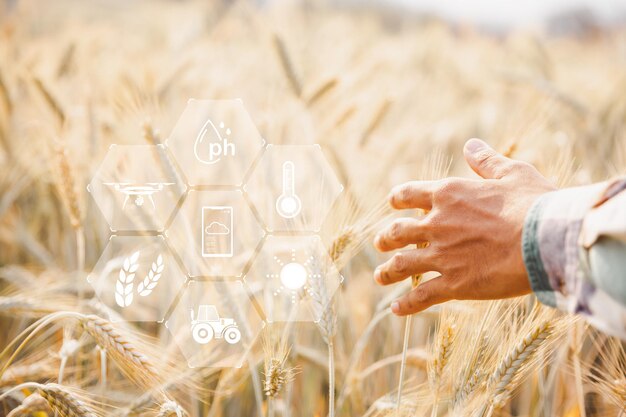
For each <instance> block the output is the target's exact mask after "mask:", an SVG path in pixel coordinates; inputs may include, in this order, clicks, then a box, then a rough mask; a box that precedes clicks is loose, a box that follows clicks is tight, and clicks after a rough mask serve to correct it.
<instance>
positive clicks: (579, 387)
mask: <svg viewBox="0 0 626 417" xmlns="http://www.w3.org/2000/svg"><path fill="white" fill-rule="evenodd" d="M8 3H10V2H8ZM8 3H7V6H5V9H4V11H3V12H2V13H3V14H0V16H1V19H0V325H1V329H2V331H1V332H0V349H1V350H2V352H1V353H0V415H3V416H4V415H6V416H12V417H15V416H37V417H41V416H54V415H59V416H68V417H69V416H72V417H74V416H203V417H204V416H211V417H220V416H224V417H231V416H258V417H262V416H268V417H270V416H271V417H273V416H294V417H299V416H337V417H340V416H432V417H435V416H477V417H481V416H482V417H490V416H537V417H539V416H543V417H552V416H559V417H579V416H581V417H582V416H588V417H592V416H620V415H626V405H625V404H626V353H625V350H624V345H623V344H622V342H620V341H619V340H617V339H614V338H611V337H609V336H607V335H604V334H602V333H601V332H599V331H597V330H594V329H593V328H591V327H589V326H588V325H587V324H586V323H585V322H584V321H582V320H580V319H577V318H575V317H572V316H567V315H563V314H561V313H559V312H557V311H555V310H552V309H550V308H547V307H543V306H542V305H540V304H539V303H538V302H537V301H536V300H535V299H534V297H532V296H527V297H522V298H519V299H511V300H504V301H494V302H450V303H447V304H445V305H442V306H437V307H433V308H431V309H429V310H427V311H425V312H422V313H419V314H417V315H415V316H414V317H412V318H410V319H405V318H399V317H395V316H393V315H392V314H391V312H390V310H389V304H390V302H391V301H392V300H394V299H395V298H396V297H398V296H399V295H400V294H403V293H405V292H406V291H408V290H409V289H410V287H411V283H410V282H405V283H402V284H398V285H396V286H392V287H386V288H381V287H379V286H377V285H375V283H374V281H373V279H372V273H373V269H374V268H375V267H376V265H378V264H379V263H380V262H382V261H383V260H384V259H385V256H386V255H385V256H384V255H381V254H378V253H377V252H376V251H375V250H374V249H373V247H372V244H371V241H372V238H373V235H374V233H375V232H376V231H377V230H378V229H379V228H380V227H381V225H383V224H385V223H387V222H389V221H390V220H391V219H392V218H393V217H394V216H397V215H398V214H397V213H393V212H392V211H391V210H390V209H389V208H388V207H387V205H386V200H385V196H386V195H387V193H388V191H389V189H390V188H391V187H392V186H393V185H395V184H398V183H400V182H402V181H406V180H409V179H437V178H442V177H444V176H447V175H456V176H470V175H471V174H470V171H469V169H468V168H467V167H466V166H465V163H464V162H463V158H462V156H461V149H462V145H463V143H464V141H465V140H466V139H468V138H470V137H481V138H484V139H486V140H487V141H489V142H490V143H491V144H492V145H493V146H494V147H496V148H497V149H499V150H500V151H502V152H505V153H506V154H507V155H509V156H511V157H513V158H516V159H521V160H525V161H528V162H531V163H533V164H535V165H536V166H537V167H538V169H539V170H540V171H541V172H542V173H543V174H544V175H546V176H547V177H548V178H549V179H550V180H551V181H553V182H554V183H555V184H557V185H558V186H570V185H577V184H587V183H590V182H592V181H599V180H603V179H607V178H610V177H611V176H613V175H616V174H619V173H622V174H623V173H624V172H625V170H626V95H625V94H624V91H626V30H623V29H619V28H617V29H610V30H609V29H606V30H602V29H594V30H591V31H585V32H581V33H579V34H572V35H569V36H550V35H546V34H542V33H538V32H536V33H535V32H521V31H515V32H512V33H507V34H503V33H496V34H494V33H484V32H481V31H480V30H478V29H474V28H472V27H470V26H465V25H456V26H451V25H448V24H446V23H444V22H441V21H438V20H436V19H420V18H417V17H415V16H408V15H402V14H401V13H393V12H389V11H386V10H379V9H369V8H349V7H333V6H330V5H327V4H325V3H312V2H303V3H298V4H292V3H291V2H284V3H281V2H275V3H272V4H271V5H265V6H263V5H257V4H255V3H254V2H249V1H234V2H229V1H213V2H201V1H180V2H179V1H164V0H162V1H156V2H149V1H132V2H128V3H124V2H110V3H106V2H93V3H86V2H79V1H69V0H59V1H55V2H44V1H35V0H26V1H19V2H16V4H15V6H14V7H13V8H10V7H9V6H8ZM0 10H2V9H0ZM192 97H195V98H211V99H231V98H241V99H242V100H243V102H244V103H245V106H246V109H247V110H248V112H249V114H250V116H251V117H252V119H253V121H254V123H255V125H256V126H257V128H258V130H259V132H260V133H261V135H262V136H263V137H264V138H265V139H266V140H267V141H268V142H269V143H273V144H279V145H280V144H313V143H318V144H320V145H321V147H322V150H323V152H324V155H325V157H326V159H327V160H328V161H329V163H330V164H331V166H332V167H333V169H334V171H335V172H336V174H337V176H338V178H339V180H340V181H341V183H342V184H343V185H344V192H343V193H342V195H341V196H340V197H339V199H338V200H337V201H336V202H335V204H334V206H333V207H332V210H331V212H330V214H329V216H328V217H327V219H326V220H325V222H324V225H323V227H322V230H321V235H322V236H321V237H322V241H323V242H324V244H325V246H326V248H327V249H328V253H329V256H330V262H332V263H333V267H336V268H338V269H339V270H340V271H341V274H342V276H343V283H342V285H341V287H340V288H339V290H338V291H337V292H336V293H335V294H334V296H332V298H330V295H329V294H327V293H326V292H325V291H324V289H323V288H322V289H321V290H320V291H318V292H316V293H315V294H316V295H315V296H314V297H313V298H314V299H315V297H317V299H315V300H314V301H316V302H317V304H316V305H317V308H318V309H319V317H320V320H319V321H318V322H317V323H272V324H266V325H265V326H264V328H263V330H262V331H261V335H260V336H259V337H258V339H257V340H256V342H255V343H254V345H253V346H252V348H251V349H250V351H249V352H247V353H246V357H245V361H244V365H243V366H242V367H241V368H202V367H201V368H189V367H188V366H187V362H186V360H185V358H184V357H183V356H182V355H181V352H180V350H179V349H178V346H177V345H176V343H175V342H174V341H173V340H172V338H171V337H170V334H169V333H168V331H167V329H165V327H164V326H163V325H162V324H159V323H149V322H147V323H130V322H117V321H116V320H114V317H113V316H114V312H112V311H110V309H109V308H108V307H107V306H105V305H104V304H103V303H101V302H100V301H99V299H98V298H97V297H96V295H95V294H94V290H93V288H92V287H91V286H90V285H88V283H87V281H86V277H87V275H88V274H89V273H90V271H91V270H92V269H93V268H94V265H95V264H96V262H97V261H98V259H99V257H100V255H101V253H102V251H103V249H104V247H105V246H106V244H107V242H108V240H109V237H110V235H111V231H110V230H109V227H108V225H107V222H106V221H105V219H104V218H103V216H102V214H101V213H100V211H99V210H98V207H97V206H96V205H95V204H94V201H93V198H92V195H90V194H89V193H88V191H87V184H88V183H89V181H90V180H91V178H92V176H93V175H94V172H95V170H96V168H97V167H98V165H99V164H100V161H102V159H103V158H104V155H105V153H106V152H107V149H108V148H109V146H110V145H111V144H114V143H115V144H138V145H146V144H150V145H154V144H160V143H163V142H164V141H165V140H166V139H167V137H168V135H169V133H170V132H171V130H172V128H173V126H174V124H175V122H176V120H177V118H178V116H179V115H180V114H181V112H182V110H183V109H184V107H185V104H186V103H187V100H188V99H189V98H192ZM405 214H406V213H405ZM322 267H324V266H322Z"/></svg>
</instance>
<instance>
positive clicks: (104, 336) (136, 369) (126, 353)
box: [80, 315, 158, 382]
mask: <svg viewBox="0 0 626 417" xmlns="http://www.w3.org/2000/svg"><path fill="white" fill-rule="evenodd" d="M80 323H81V325H82V327H83V328H84V329H85V331H86V332H87V333H88V334H89V335H90V336H91V337H93V338H94V339H95V340H96V343H97V344H98V345H99V346H100V347H102V348H104V349H106V350H107V352H108V353H109V354H110V355H111V357H112V358H113V360H115V361H116V362H117V363H118V364H125V365H127V366H128V367H129V368H130V369H131V371H128V372H127V374H129V377H131V379H134V380H136V381H141V380H144V381H150V380H152V382H156V381H155V378H156V377H157V375H158V372H157V370H156V368H155V367H154V366H153V364H152V362H151V361H150V360H149V359H148V357H147V356H145V355H144V354H143V353H141V352H139V351H138V350H137V348H136V347H135V346H134V345H133V343H132V342H130V341H129V340H128V339H127V338H126V337H125V336H124V335H122V334H121V333H120V332H119V331H118V330H117V329H116V328H115V327H114V326H113V324H111V323H110V322H109V321H107V320H104V319H102V318H100V317H98V316H94V315H88V316H83V317H81V319H80Z"/></svg>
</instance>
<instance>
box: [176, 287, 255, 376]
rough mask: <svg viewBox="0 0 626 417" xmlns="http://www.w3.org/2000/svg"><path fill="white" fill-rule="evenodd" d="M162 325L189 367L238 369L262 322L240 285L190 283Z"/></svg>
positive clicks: (244, 289)
mask: <svg viewBox="0 0 626 417" xmlns="http://www.w3.org/2000/svg"><path fill="white" fill-rule="evenodd" d="M165 325H166V326H167V328H168V330H169V331H170V332H171V333H172V336H173V338H174V341H175V342H176V344H177V345H178V346H179V347H180V349H181V351H182V353H183V355H184V356H185V357H186V358H187V361H188V364H189V366H190V367H192V368H195V367H207V366H208V367H241V365H242V363H243V361H244V360H245V358H246V354H247V353H248V354H249V352H250V348H251V346H252V345H253V343H254V340H255V339H256V337H257V336H258V334H259V332H260V331H261V329H262V328H263V321H262V319H261V317H259V315H258V313H257V311H256V309H255V308H254V307H253V304H252V302H251V300H250V297H249V296H248V293H247V291H246V288H245V286H244V285H243V283H242V282H241V281H233V282H225V281H220V282H216V281H210V282H209V281H190V282H189V284H188V286H187V288H186V289H185V292H184V293H183V295H182V296H181V298H180V299H179V301H178V303H177V305H176V307H175V308H174V310H173V311H172V314H171V316H170V317H169V318H168V319H167V322H166V323H165Z"/></svg>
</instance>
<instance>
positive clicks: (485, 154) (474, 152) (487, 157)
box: [463, 139, 517, 179]
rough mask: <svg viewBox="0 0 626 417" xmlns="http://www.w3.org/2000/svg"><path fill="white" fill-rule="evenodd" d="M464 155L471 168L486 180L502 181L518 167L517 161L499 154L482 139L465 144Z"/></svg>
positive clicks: (471, 140)
mask: <svg viewBox="0 0 626 417" xmlns="http://www.w3.org/2000/svg"><path fill="white" fill-rule="evenodd" d="M463 154H464V155H465V160H466V161H467V164H468V165H469V166H470V168H472V169H473V170H474V172H475V173H477V174H478V175H480V176H481V177H483V178H485V179H501V178H503V177H505V176H507V175H509V173H510V172H511V171H512V170H514V169H515V167H516V166H517V164H516V161H513V160H512V159H509V158H507V157H506V156H504V155H501V154H499V153H497V152H496V151H495V150H493V149H492V148H491V147H490V146H489V145H487V144H486V143H485V142H483V141H482V140H480V139H470V140H468V141H467V142H465V146H464V148H463Z"/></svg>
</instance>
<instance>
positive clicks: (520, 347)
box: [488, 320, 553, 409]
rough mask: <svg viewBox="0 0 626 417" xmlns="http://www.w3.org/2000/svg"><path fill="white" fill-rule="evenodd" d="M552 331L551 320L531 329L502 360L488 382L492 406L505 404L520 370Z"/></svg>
mask: <svg viewBox="0 0 626 417" xmlns="http://www.w3.org/2000/svg"><path fill="white" fill-rule="evenodd" d="M552 331H553V325H552V323H551V322H550V321H549V320H546V321H544V322H543V323H541V324H539V325H538V326H537V327H535V328H534V329H533V330H531V331H530V332H529V333H528V334H527V335H526V336H525V337H524V338H523V339H522V340H521V341H520V342H519V343H518V344H517V345H516V346H514V347H513V349H512V350H511V351H510V352H509V353H508V354H507V355H506V356H505V357H504V359H503V360H502V362H500V365H498V367H497V368H496V370H495V371H494V373H493V374H492V375H491V378H490V379H489V382H488V385H489V387H490V388H491V392H492V395H491V396H490V400H489V401H490V403H491V408H493V409H497V408H500V407H501V406H502V405H504V403H505V401H506V400H507V399H508V397H509V395H510V394H511V390H512V385H513V382H514V381H515V379H516V377H517V375H518V374H519V372H520V370H521V369H522V367H523V366H524V365H525V364H526V363H527V362H528V361H529V360H530V358H531V357H532V356H533V354H534V353H535V352H536V351H537V349H538V348H539V347H540V346H541V344H542V343H543V342H545V340H546V339H547V338H548V337H549V336H550V335H551V334H552Z"/></svg>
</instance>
